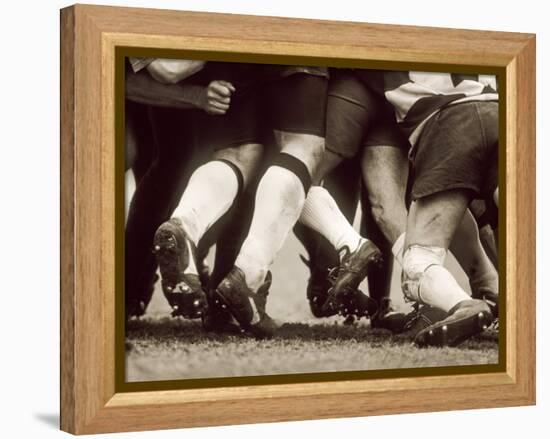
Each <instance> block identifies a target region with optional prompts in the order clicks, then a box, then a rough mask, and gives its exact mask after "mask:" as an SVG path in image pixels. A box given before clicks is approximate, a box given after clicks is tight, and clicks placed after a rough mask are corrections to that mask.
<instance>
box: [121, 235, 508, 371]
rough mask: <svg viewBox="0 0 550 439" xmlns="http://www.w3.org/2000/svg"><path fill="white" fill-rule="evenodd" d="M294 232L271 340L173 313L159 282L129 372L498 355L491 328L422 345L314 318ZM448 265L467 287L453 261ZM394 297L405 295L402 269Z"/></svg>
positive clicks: (278, 270)
mask: <svg viewBox="0 0 550 439" xmlns="http://www.w3.org/2000/svg"><path fill="white" fill-rule="evenodd" d="M300 250H301V249H300V247H299V244H298V243H297V242H296V240H295V238H294V237H293V236H292V237H290V238H289V240H288V242H287V244H286V245H285V247H284V248H283V251H282V254H281V255H280V257H279V258H278V260H277V262H276V263H275V266H274V267H273V274H274V282H273V286H272V288H271V293H270V296H269V301H268V312H269V313H270V315H272V316H273V317H274V318H275V319H276V320H277V321H278V323H280V325H281V327H280V329H279V331H278V333H277V335H276V336H275V337H274V338H273V339H272V340H263V341H256V340H253V339H250V338H246V337H245V336H241V335H221V334H212V333H205V332H203V331H202V329H201V325H200V323H199V322H198V321H188V320H184V319H181V318H178V319H174V318H171V317H169V311H170V310H169V307H168V305H167V304H166V301H165V300H164V297H163V295H162V293H161V292H160V289H159V288H158V286H157V290H156V291H155V295H154V297H153V300H152V302H151V304H150V306H149V308H148V313H147V315H146V316H145V317H144V318H142V319H141V320H136V321H131V322H129V324H128V327H127V355H126V357H127V369H126V371H127V380H128V381H132V382H133V381H155V380H174V379H186V378H210V377H221V376H250V375H274V374H288V373H308V372H327V371H351V370H375V369H388V368H391V369H394V368H414V367H431V366H451V365H471V364H492V363H496V362H497V361H498V336H497V335H496V334H495V333H486V334H483V335H480V336H479V337H477V338H475V339H473V340H469V341H468V342H466V343H464V344H463V345H461V346H459V347H457V348H444V349H435V348H430V349H417V348H416V347H414V346H413V345H412V344H411V340H410V339H408V338H405V337H400V336H392V335H391V334H390V333H389V332H387V331H383V330H371V329H370V327H369V323H368V322H367V321H366V320H361V321H359V322H358V323H356V324H354V325H352V326H346V325H344V324H343V322H342V318H339V317H331V318H329V319H315V318H314V317H312V316H311V314H310V312H309V309H308V305H307V302H306V298H305V286H306V280H307V277H306V276H307V271H306V269H305V267H304V266H303V265H302V264H301V262H300V261H299V259H298V252H299V251H300ZM449 265H450V267H451V269H452V270H453V272H455V273H456V274H457V277H458V278H459V280H460V281H461V283H463V285H464V287H467V283H466V282H465V278H464V276H463V275H462V274H461V273H460V271H459V270H458V269H457V267H456V264H455V263H453V261H451V262H450V264H449ZM392 291H393V292H394V293H395V294H394V301H395V302H396V304H397V306H398V307H399V308H400V309H402V310H403V311H407V310H408V306H407V304H405V303H404V302H403V300H402V298H401V294H400V288H399V283H398V276H397V273H395V274H394V279H393V287H392Z"/></svg>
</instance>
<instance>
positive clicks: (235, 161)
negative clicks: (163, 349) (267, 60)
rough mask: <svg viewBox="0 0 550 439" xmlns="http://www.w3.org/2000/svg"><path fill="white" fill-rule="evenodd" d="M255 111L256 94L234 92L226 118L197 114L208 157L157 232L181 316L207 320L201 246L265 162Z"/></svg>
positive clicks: (165, 280) (167, 289) (165, 281)
mask: <svg viewBox="0 0 550 439" xmlns="http://www.w3.org/2000/svg"><path fill="white" fill-rule="evenodd" d="M229 67H230V66H228V68H229ZM257 110H258V108H257V99H256V97H255V96H254V95H253V94H250V93H241V94H239V93H235V94H234V95H232V98H231V105H230V108H229V110H228V111H227V112H226V114H225V115H215V116H209V115H206V114H204V113H197V114H196V124H197V129H198V130H199V132H198V133H197V137H198V140H199V143H200V147H201V149H204V150H206V151H209V152H210V159H209V161H207V162H206V163H204V164H203V165H201V166H199V167H198V168H197V169H195V171H194V172H193V174H192V175H191V178H190V179H189V183H188V184H187V187H186V188H185V191H184V193H183V195H182V197H181V200H180V202H179V205H178V206H177V208H176V210H175V212H174V215H173V217H172V218H171V219H170V220H169V221H166V222H165V223H163V224H162V225H161V226H160V227H159V228H158V230H157V232H156V234H155V251H156V256H157V260H158V263H159V266H160V271H161V276H162V285H163V291H164V293H165V295H166V297H167V298H168V300H169V302H170V303H171V304H172V306H173V308H174V309H175V311H176V312H177V313H178V314H182V315H184V316H187V317H199V316H201V317H204V311H205V308H206V299H207V297H206V293H205V292H204V288H203V285H202V283H201V276H200V273H199V272H198V270H197V246H198V245H199V242H200V240H201V239H202V237H203V236H204V234H205V233H206V232H207V231H208V230H209V229H210V228H211V227H212V226H213V225H214V224H215V223H216V222H217V221H218V220H219V219H220V218H221V217H222V216H223V215H224V214H225V213H226V212H227V211H228V210H229V209H230V207H231V206H232V205H233V204H234V202H235V200H236V199H237V198H238V196H239V194H240V193H241V191H242V189H243V187H244V186H245V185H246V184H248V182H249V180H250V177H251V174H252V171H253V170H255V169H257V166H258V165H259V162H260V161H261V160H260V158H261V155H262V151H263V147H262V145H261V144H260V143H259V141H260V139H259V133H258V130H257V129H256V126H255V124H254V123H253V122H252V121H253V120H254V117H255V114H256V112H257ZM203 277H204V276H203Z"/></svg>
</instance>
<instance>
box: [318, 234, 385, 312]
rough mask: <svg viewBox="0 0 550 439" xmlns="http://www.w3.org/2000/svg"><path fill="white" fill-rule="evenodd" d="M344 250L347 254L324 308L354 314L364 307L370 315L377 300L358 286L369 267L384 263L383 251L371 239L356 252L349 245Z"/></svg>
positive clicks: (344, 256)
mask: <svg viewBox="0 0 550 439" xmlns="http://www.w3.org/2000/svg"><path fill="white" fill-rule="evenodd" d="M342 251H343V252H345V254H344V255H343V256H342V259H341V263H340V265H339V266H338V268H337V270H336V273H335V281H334V286H333V287H332V288H331V289H330V291H329V297H328V300H327V301H326V302H325V305H324V306H323V309H324V310H325V311H327V312H328V311H329V310H336V311H337V312H339V313H341V314H344V315H347V314H354V312H355V309H358V310H360V308H361V307H362V308H364V310H365V312H367V313H368V314H369V315H370V313H371V312H373V311H374V310H375V308H374V307H375V306H376V302H375V301H374V300H372V299H370V298H369V297H368V296H367V295H365V294H363V293H360V292H359V290H358V287H359V284H360V283H361V282H362V281H363V280H364V279H365V278H366V277H367V272H368V270H369V268H370V267H372V266H375V265H379V264H381V263H382V253H381V252H380V249H379V248H378V247H377V246H376V245H375V244H374V243H373V242H372V241H369V240H365V242H363V243H362V244H361V245H360V246H359V248H358V249H357V250H355V251H354V252H350V251H349V248H348V247H344V249H341V250H340V253H341V252H342ZM369 302H373V304H370V303H369Z"/></svg>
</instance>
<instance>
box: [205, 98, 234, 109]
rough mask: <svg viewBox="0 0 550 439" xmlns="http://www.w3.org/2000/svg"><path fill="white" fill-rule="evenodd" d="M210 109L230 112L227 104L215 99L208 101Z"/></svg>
mask: <svg viewBox="0 0 550 439" xmlns="http://www.w3.org/2000/svg"><path fill="white" fill-rule="evenodd" d="M208 107H209V108H215V109H217V110H223V111H227V110H229V104H225V103H223V102H218V101H216V100H215V99H209V100H208Z"/></svg>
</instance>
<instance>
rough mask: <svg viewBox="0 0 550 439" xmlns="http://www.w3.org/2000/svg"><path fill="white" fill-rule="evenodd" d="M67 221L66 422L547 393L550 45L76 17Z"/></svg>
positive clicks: (64, 170) (90, 425)
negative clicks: (542, 247)
mask: <svg viewBox="0 0 550 439" xmlns="http://www.w3.org/2000/svg"><path fill="white" fill-rule="evenodd" d="M61 238H62V241H61V267H62V272H61V428H62V430H65V431H68V432H70V433H74V434H87V433H100V432H116V431H137V430H150V429H162V428H178V427H192V426H193V427H194V426H208V425H223V424H236V423H255V422H272V421H288V420H301V419H315V418H331V417H349V416H368V415H378V414H390V413H410V412H424V411H439V410H455V409H467V408H483V407H504V406H513V405H529V404H534V403H535V36H534V35H531V34H520V33H504V32H486V31H472V30H456V29H440V28H421V27H408V26H393V25H379V24H377V25H373V24H366V23H350V22H331V21H316V20H300V19H291V18H275V17H255V16H241V15H227V14H211V13H199V12H181V11H168V10H152V9H151V10H150V9H134V8H118V7H106V6H92V5H76V6H71V7H68V8H66V9H63V10H62V11H61ZM449 394H452V395H453V397H452V399H450V398H449V397H448V395H449Z"/></svg>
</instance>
